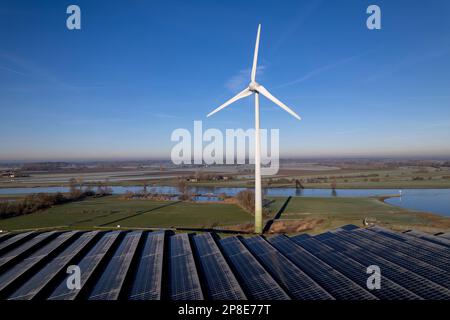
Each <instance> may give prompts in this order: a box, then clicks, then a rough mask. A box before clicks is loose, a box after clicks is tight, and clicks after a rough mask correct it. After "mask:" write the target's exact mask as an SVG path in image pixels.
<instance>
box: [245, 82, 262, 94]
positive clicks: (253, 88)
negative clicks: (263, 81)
mask: <svg viewBox="0 0 450 320" xmlns="http://www.w3.org/2000/svg"><path fill="white" fill-rule="evenodd" d="M259 86H261V85H260V84H259V83H258V82H256V81H252V82H250V83H249V85H248V89H249V90H250V91H251V92H256V93H259V91H258V87H259Z"/></svg>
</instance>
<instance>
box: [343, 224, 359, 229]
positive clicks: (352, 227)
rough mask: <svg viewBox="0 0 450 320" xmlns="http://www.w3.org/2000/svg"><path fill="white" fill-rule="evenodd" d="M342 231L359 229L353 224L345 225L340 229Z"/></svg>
mask: <svg viewBox="0 0 450 320" xmlns="http://www.w3.org/2000/svg"><path fill="white" fill-rule="evenodd" d="M341 229H342V230H346V231H351V230H355V229H359V227H357V226H355V225H354V224H347V225H345V226H342V227H341Z"/></svg>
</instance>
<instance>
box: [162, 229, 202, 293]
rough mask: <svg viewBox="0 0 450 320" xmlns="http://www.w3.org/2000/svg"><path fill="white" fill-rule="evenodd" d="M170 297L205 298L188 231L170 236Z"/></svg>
mask: <svg viewBox="0 0 450 320" xmlns="http://www.w3.org/2000/svg"><path fill="white" fill-rule="evenodd" d="M169 251H170V254H169V298H170V299H171V300H203V299H204V298H203V293H202V289H201V286H200V280H199V278H198V274H197V269H196V267H195V261H194V257H193V256H192V250H191V246H190V244H189V236H188V234H186V233H182V234H177V235H174V236H171V237H170V238H169Z"/></svg>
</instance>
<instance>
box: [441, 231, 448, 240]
mask: <svg viewBox="0 0 450 320" xmlns="http://www.w3.org/2000/svg"><path fill="white" fill-rule="evenodd" d="M439 237H442V238H445V239H448V240H450V232H447V233H442V234H440V235H439Z"/></svg>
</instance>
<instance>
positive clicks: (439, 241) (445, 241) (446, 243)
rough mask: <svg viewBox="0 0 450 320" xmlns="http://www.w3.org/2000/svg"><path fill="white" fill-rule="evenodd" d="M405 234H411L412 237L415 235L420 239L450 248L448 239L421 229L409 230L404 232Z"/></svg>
mask: <svg viewBox="0 0 450 320" xmlns="http://www.w3.org/2000/svg"><path fill="white" fill-rule="evenodd" d="M405 234H407V235H409V236H413V237H417V238H420V239H424V240H427V241H429V242H432V243H435V244H438V245H441V246H444V247H446V248H450V240H448V239H445V238H440V237H437V236H434V235H431V234H428V233H425V232H422V231H417V230H411V231H408V232H406V233H405Z"/></svg>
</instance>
